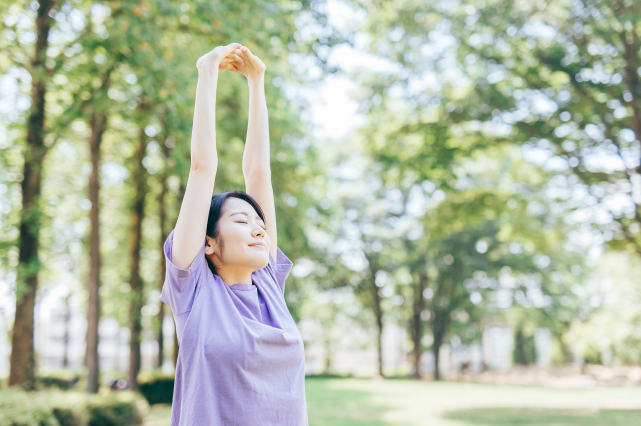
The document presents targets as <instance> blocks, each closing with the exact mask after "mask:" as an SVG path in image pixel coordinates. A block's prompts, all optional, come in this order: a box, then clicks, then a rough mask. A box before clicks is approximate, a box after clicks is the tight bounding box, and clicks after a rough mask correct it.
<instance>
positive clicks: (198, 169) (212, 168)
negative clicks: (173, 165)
mask: <svg viewBox="0 0 641 426" xmlns="http://www.w3.org/2000/svg"><path fill="white" fill-rule="evenodd" d="M217 168H218V162H217V161H216V162H215V163H214V164H206V163H203V162H202V161H198V160H193V159H192V161H191V167H190V168H189V173H190V174H191V173H196V174H203V175H207V174H213V175H215V174H216V169H217Z"/></svg>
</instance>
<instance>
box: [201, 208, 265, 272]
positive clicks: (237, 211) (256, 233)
mask: <svg viewBox="0 0 641 426" xmlns="http://www.w3.org/2000/svg"><path fill="white" fill-rule="evenodd" d="M218 229H219V237H218V241H220V242H221V243H222V244H221V245H222V247H221V245H219V244H218V241H216V240H215V239H213V238H211V237H209V236H206V239H207V244H206V247H205V254H206V255H207V256H208V257H209V258H210V259H211V260H212V261H213V262H214V265H216V266H217V267H219V266H221V267H223V268H237V267H241V268H248V269H252V270H254V271H257V270H259V269H262V268H264V267H265V266H267V263H268V262H269V249H270V247H271V241H270V239H269V236H268V235H267V231H265V223H264V222H263V220H262V219H261V218H260V216H258V213H256V210H254V208H253V207H252V206H251V204H249V203H248V202H247V201H245V200H241V199H239V198H235V197H229V198H227V199H226V200H225V203H224V204H223V212H222V215H221V217H220V219H219V221H218ZM221 252H222V256H221Z"/></svg>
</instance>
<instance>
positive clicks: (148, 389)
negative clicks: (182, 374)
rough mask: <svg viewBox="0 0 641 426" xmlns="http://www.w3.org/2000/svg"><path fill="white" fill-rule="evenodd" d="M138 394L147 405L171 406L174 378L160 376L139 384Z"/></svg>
mask: <svg viewBox="0 0 641 426" xmlns="http://www.w3.org/2000/svg"><path fill="white" fill-rule="evenodd" d="M140 393H142V395H143V396H144V397H145V399H146V400H147V402H149V404H171V400H172V398H173V396H174V378H173V376H160V377H155V378H153V379H150V380H148V381H146V382H143V383H140Z"/></svg>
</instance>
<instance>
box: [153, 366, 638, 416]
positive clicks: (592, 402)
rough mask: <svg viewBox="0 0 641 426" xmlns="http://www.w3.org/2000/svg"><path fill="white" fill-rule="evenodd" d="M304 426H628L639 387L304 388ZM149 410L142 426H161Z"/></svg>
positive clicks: (343, 383)
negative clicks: (306, 420) (305, 423)
mask: <svg viewBox="0 0 641 426" xmlns="http://www.w3.org/2000/svg"><path fill="white" fill-rule="evenodd" d="M305 386H306V390H307V404H308V413H309V424H310V426H392V425H399V426H401V425H408V426H409V425H411V426H422V425H429V426H516V425H518V426H538V425H546V426H579V425H581V426H601V425H607V426H629V425H635V424H641V387H635V388H594V389H548V388H540V387H522V386H491V385H480V384H471V383H452V382H440V383H433V382H415V381H412V380H374V381H373V380H359V379H320V378H309V379H307V381H306V384H305ZM169 413H170V409H169V407H168V406H154V407H152V409H151V411H150V412H149V414H148V416H147V418H146V421H145V426H169V420H168V419H169Z"/></svg>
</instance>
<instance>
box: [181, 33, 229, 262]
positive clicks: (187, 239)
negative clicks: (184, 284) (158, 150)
mask: <svg viewBox="0 0 641 426" xmlns="http://www.w3.org/2000/svg"><path fill="white" fill-rule="evenodd" d="M240 46H241V45H240V44H238V43H232V44H229V45H227V46H219V47H217V48H215V49H214V50H212V51H211V52H209V53H207V54H205V55H203V56H201V57H200V59H198V62H197V63H196V67H197V68H198V84H197V86H196V106H195V109H194V123H193V128H192V133H191V168H190V169H189V179H188V180H187V188H186V189H185V196H184V198H183V202H182V205H181V206H180V213H179V214H178V221H177V222H176V227H175V230H174V240H173V245H172V250H171V251H172V259H171V261H172V262H173V263H174V265H176V266H177V267H178V268H181V269H188V268H189V266H190V265H191V264H192V262H193V261H194V258H195V257H196V255H197V254H198V252H199V250H200V248H201V247H202V245H203V241H204V240H205V233H206V230H207V218H208V216H209V206H210V203H211V196H212V193H213V191H214V181H215V179H216V169H217V168H218V154H217V152H216V88H217V85H218V66H219V65H220V63H221V62H222V60H223V58H225V57H226V56H227V55H229V54H231V53H232V52H233V51H234V49H236V48H240Z"/></svg>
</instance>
